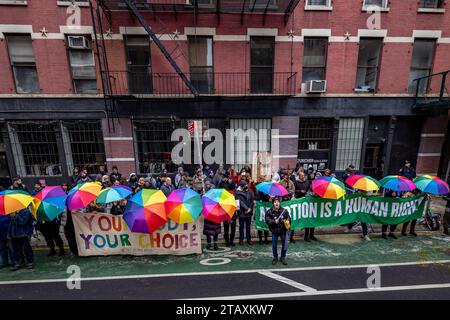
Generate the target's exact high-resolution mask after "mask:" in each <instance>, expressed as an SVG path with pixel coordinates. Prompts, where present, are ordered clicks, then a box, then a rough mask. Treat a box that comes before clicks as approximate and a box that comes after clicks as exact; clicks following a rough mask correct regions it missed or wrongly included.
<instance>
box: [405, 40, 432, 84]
mask: <svg viewBox="0 0 450 320" xmlns="http://www.w3.org/2000/svg"><path fill="white" fill-rule="evenodd" d="M435 47H436V40H434V39H416V40H415V41H414V48H413V53H412V62H411V70H410V73H409V86H408V91H409V92H415V91H416V85H417V81H414V79H417V78H421V77H426V76H429V75H430V74H431V70H432V69H433V60H434V51H435ZM428 82H429V81H428V79H423V80H422V81H420V85H419V92H422V93H423V92H426V91H427V90H428V84H429V83H428Z"/></svg>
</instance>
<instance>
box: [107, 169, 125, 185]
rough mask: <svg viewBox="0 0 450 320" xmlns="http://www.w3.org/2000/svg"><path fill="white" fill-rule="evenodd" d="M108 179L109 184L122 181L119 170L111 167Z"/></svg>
mask: <svg viewBox="0 0 450 320" xmlns="http://www.w3.org/2000/svg"><path fill="white" fill-rule="evenodd" d="M109 178H110V179H111V182H114V181H116V180H118V181H122V174H121V173H120V172H119V169H118V168H117V166H113V167H112V172H111V174H110V176H109Z"/></svg>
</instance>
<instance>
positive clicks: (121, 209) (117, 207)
mask: <svg viewBox="0 0 450 320" xmlns="http://www.w3.org/2000/svg"><path fill="white" fill-rule="evenodd" d="M125 204H126V200H121V201H115V202H113V204H112V206H111V211H110V213H111V214H112V215H113V216H121V215H123V214H124V213H125Z"/></svg>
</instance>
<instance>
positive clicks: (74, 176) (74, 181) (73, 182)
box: [70, 167, 80, 186]
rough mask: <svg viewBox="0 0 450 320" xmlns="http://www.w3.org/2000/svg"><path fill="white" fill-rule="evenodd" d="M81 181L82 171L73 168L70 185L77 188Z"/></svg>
mask: <svg viewBox="0 0 450 320" xmlns="http://www.w3.org/2000/svg"><path fill="white" fill-rule="evenodd" d="M78 179H80V169H79V168H78V167H75V168H73V170H72V176H71V177H70V184H71V185H72V186H75V185H76V184H77V182H78Z"/></svg>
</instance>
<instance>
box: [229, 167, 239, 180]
mask: <svg viewBox="0 0 450 320" xmlns="http://www.w3.org/2000/svg"><path fill="white" fill-rule="evenodd" d="M228 176H229V177H230V178H231V179H232V180H233V181H234V183H237V182H238V174H237V172H236V170H235V169H234V166H230V168H229V169H228Z"/></svg>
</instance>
